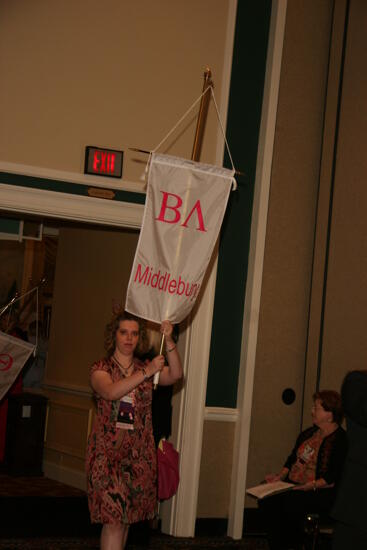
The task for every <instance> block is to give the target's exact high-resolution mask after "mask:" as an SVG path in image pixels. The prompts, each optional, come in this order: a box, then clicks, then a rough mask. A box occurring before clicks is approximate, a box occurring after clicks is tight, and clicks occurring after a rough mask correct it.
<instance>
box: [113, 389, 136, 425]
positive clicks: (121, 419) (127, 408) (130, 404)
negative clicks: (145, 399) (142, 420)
mask: <svg viewBox="0 0 367 550" xmlns="http://www.w3.org/2000/svg"><path fill="white" fill-rule="evenodd" d="M134 417H135V407H134V397H133V393H128V394H127V395H124V396H123V397H121V399H120V406H119V411H118V414H117V421H116V428H122V429H124V430H133V429H134Z"/></svg>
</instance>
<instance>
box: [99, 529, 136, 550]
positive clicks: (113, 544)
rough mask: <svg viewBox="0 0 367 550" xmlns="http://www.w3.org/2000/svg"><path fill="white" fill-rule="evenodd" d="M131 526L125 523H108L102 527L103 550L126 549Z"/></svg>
mask: <svg viewBox="0 0 367 550" xmlns="http://www.w3.org/2000/svg"><path fill="white" fill-rule="evenodd" d="M128 532H129V526H128V525H127V524H125V523H123V524H120V525H114V524H108V523H106V524H105V525H103V527H102V533H101V550H124V548H125V545H126V539H127V535H128Z"/></svg>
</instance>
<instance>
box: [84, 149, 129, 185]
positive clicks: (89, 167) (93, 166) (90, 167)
mask: <svg viewBox="0 0 367 550" xmlns="http://www.w3.org/2000/svg"><path fill="white" fill-rule="evenodd" d="M123 157H124V153H123V151H116V150H115V149H103V148H102V147H93V146H92V145H88V146H87V147H86V148H85V164H84V174H93V175H94V176H107V177H110V178H121V176H122V161H123Z"/></svg>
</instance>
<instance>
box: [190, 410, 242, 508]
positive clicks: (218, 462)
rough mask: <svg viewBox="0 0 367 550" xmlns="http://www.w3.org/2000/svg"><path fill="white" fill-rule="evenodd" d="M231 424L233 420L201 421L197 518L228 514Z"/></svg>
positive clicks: (231, 445) (232, 430) (232, 433)
mask: <svg viewBox="0 0 367 550" xmlns="http://www.w3.org/2000/svg"><path fill="white" fill-rule="evenodd" d="M234 427H235V424H234V422H221V421H211V420H209V421H205V422H204V433H203V452H202V458H201V466H200V484H199V498H198V509H197V517H198V518H226V517H228V508H229V493H230V486H231V470H232V454H233V439H234Z"/></svg>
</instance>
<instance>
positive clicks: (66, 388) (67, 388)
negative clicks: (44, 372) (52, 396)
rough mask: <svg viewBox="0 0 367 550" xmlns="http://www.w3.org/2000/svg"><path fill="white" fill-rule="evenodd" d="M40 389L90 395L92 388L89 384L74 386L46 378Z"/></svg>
mask: <svg viewBox="0 0 367 550" xmlns="http://www.w3.org/2000/svg"><path fill="white" fill-rule="evenodd" d="M42 389H44V390H46V391H47V390H52V391H57V392H60V393H67V394H69V395H79V396H81V397H91V396H92V395H93V390H92V388H90V387H89V386H76V385H74V384H65V383H60V382H57V381H55V380H46V381H45V382H44V384H42Z"/></svg>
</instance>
